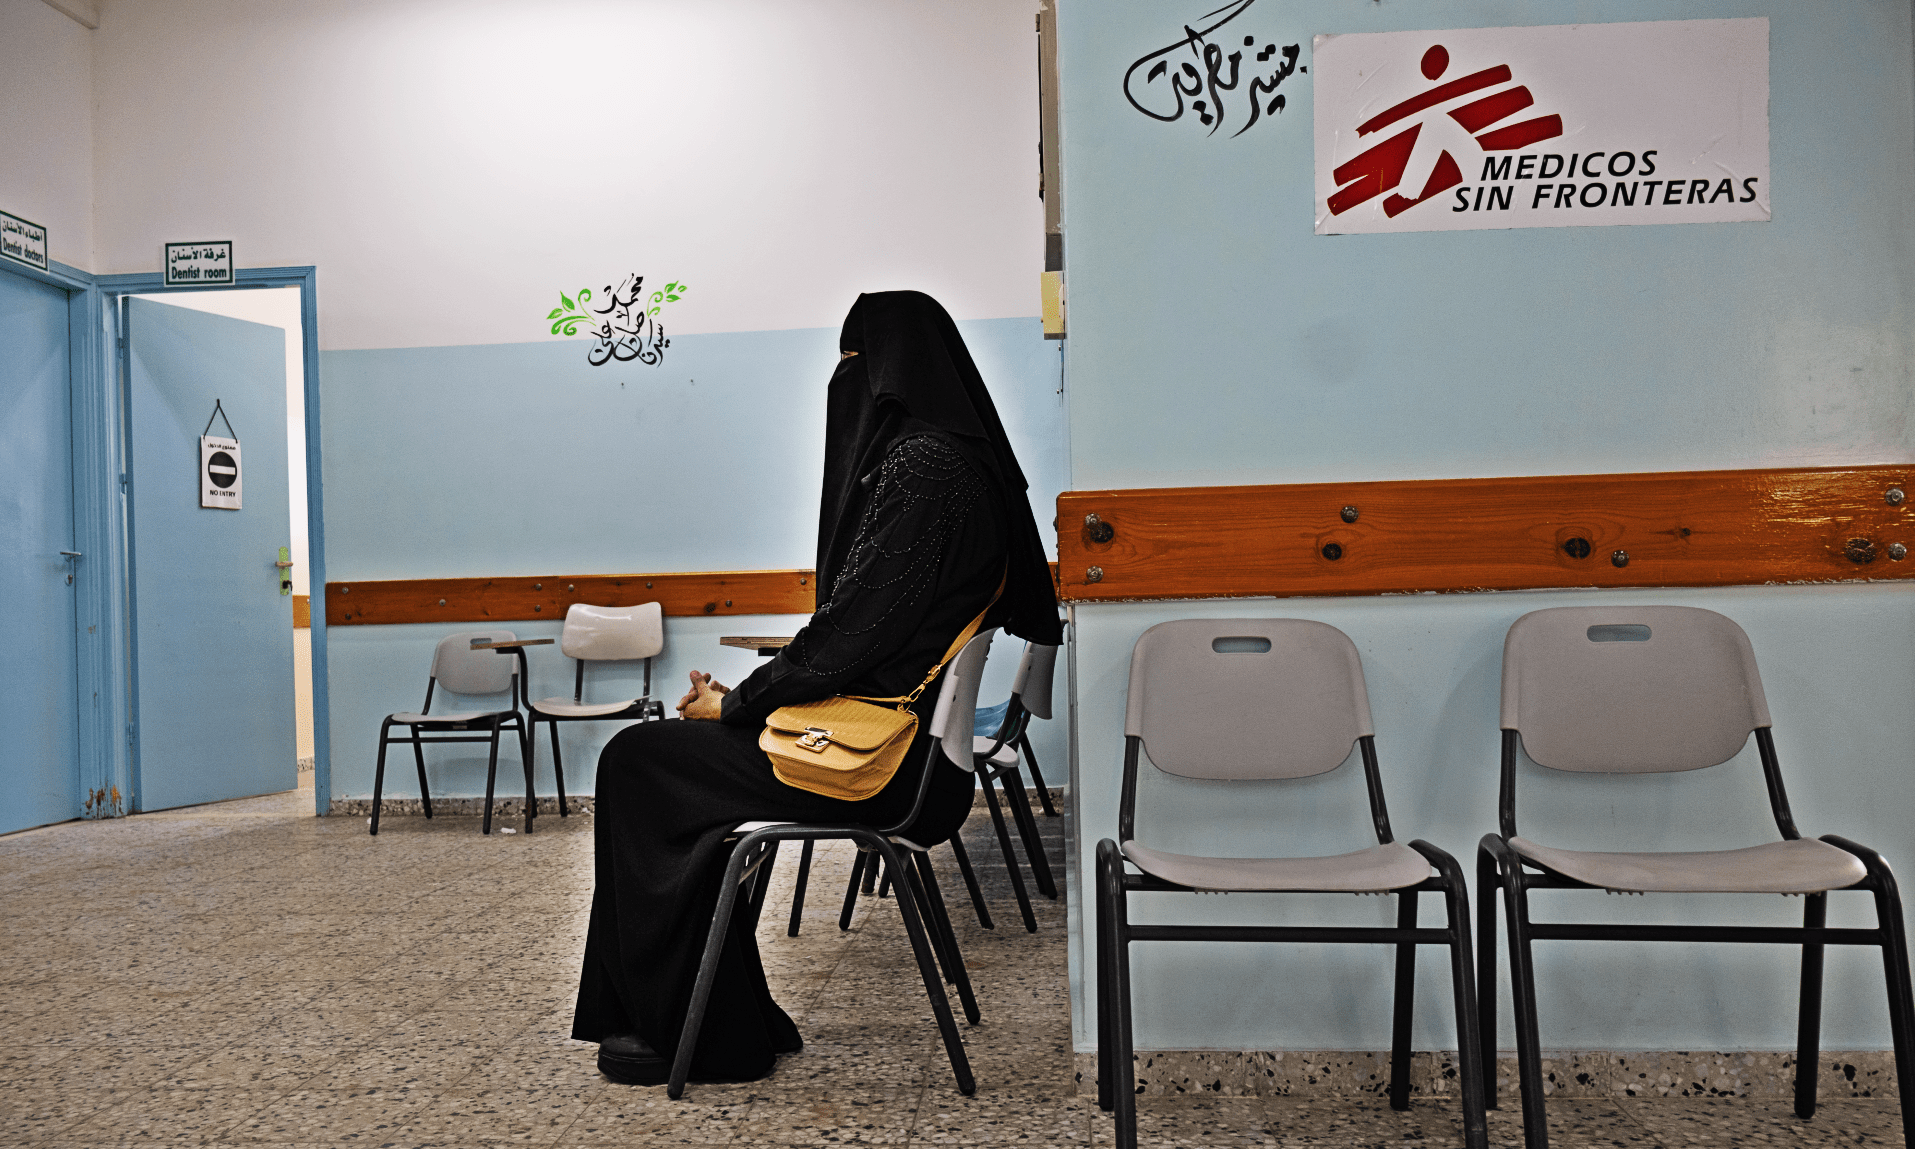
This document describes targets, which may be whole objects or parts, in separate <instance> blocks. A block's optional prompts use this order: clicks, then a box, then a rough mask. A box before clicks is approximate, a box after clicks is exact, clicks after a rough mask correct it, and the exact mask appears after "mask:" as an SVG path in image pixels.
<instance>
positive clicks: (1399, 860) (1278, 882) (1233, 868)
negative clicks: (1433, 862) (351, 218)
mask: <svg viewBox="0 0 1915 1149" xmlns="http://www.w3.org/2000/svg"><path fill="white" fill-rule="evenodd" d="M1124 857H1126V858H1128V859H1129V860H1130V861H1131V862H1132V863H1134V864H1135V865H1136V866H1137V868H1138V869H1140V870H1142V871H1144V872H1145V873H1146V874H1149V875H1151V876H1152V877H1155V878H1162V879H1163V880H1164V881H1166V882H1175V883H1176V884H1177V885H1180V886H1188V887H1190V888H1191V889H1193V890H1244V891H1251V890H1263V891H1277V890H1288V891H1316V892H1331V893H1371V892H1375V891H1380V890H1400V889H1402V888H1403V887H1405V886H1414V885H1415V884H1416V883H1418V882H1420V881H1422V880H1423V879H1425V878H1427V877H1429V876H1430V862H1429V859H1428V858H1425V857H1424V856H1423V855H1421V854H1419V853H1417V852H1416V851H1415V850H1412V849H1410V848H1409V847H1408V846H1405V845H1404V844H1403V843H1401V842H1390V843H1388V844H1386V845H1381V846H1371V847H1370V848H1369V849H1367V850H1358V851H1356V852H1355V853H1353V854H1337V855H1335V856H1333V857H1327V858H1198V857H1192V856H1191V855H1189V854H1171V853H1166V852H1165V851H1162V850H1152V849H1150V848H1149V847H1146V846H1140V845H1138V844H1137V843H1135V842H1125V843H1124Z"/></svg>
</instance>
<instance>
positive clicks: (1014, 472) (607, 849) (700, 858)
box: [572, 291, 1061, 1084]
mask: <svg viewBox="0 0 1915 1149" xmlns="http://www.w3.org/2000/svg"><path fill="white" fill-rule="evenodd" d="M839 353H840V358H839V361H838V367H837V370H836V372H835V373H834V374H833V375H832V377H831V383H830V387H829V389H828V391H827V394H826V423H825V427H826V430H825V460H824V491H823V496H822V499H821V500H820V507H819V514H818V559H817V570H818V574H817V586H818V588H819V591H820V594H821V596H823V601H822V602H821V603H820V605H819V607H818V611H817V613H816V614H813V615H812V616H811V621H810V622H809V623H807V624H806V625H805V627H804V628H803V629H802V630H800V631H799V632H798V634H797V636H796V637H795V638H793V639H792V641H791V644H790V645H789V646H787V647H785V648H784V650H783V651H782V652H780V653H779V654H778V655H777V657H775V658H773V659H771V660H770V661H769V662H768V663H766V664H765V665H763V666H761V667H759V668H758V670H757V671H756V672H754V673H753V674H752V675H751V676H750V677H749V678H746V679H745V680H744V681H743V682H741V683H739V684H738V686H737V687H736V688H735V689H727V688H726V687H724V686H722V685H720V684H719V683H716V682H713V681H711V679H710V676H709V675H704V674H700V673H699V672H697V671H693V672H692V690H691V692H690V693H689V694H687V695H686V696H685V698H684V700H683V701H681V702H680V703H679V704H678V709H679V713H680V714H681V715H682V717H683V721H667V722H648V723H641V724H639V725H635V726H630V727H627V728H626V729H624V730H622V731H620V732H619V733H618V735H617V736H615V737H614V738H613V739H612V740H611V742H610V743H609V744H607V745H606V747H605V751H604V753H603V754H602V755H600V757H599V766H598V787H597V795H596V802H597V815H596V819H595V821H596V831H595V832H596V836H597V837H596V846H597V861H596V883H597V885H596V889H595V890H594V893H593V897H592V920H591V926H590V929H589V930H588V932H587V934H586V939H585V962H584V969H583V971H582V972H581V974H580V976H579V994H578V1005H577V1008H576V1010H575V1012H574V1014H573V1021H572V1036H573V1037H574V1038H577V1039H579V1040H581V1041H595V1042H598V1043H599V1068H600V1069H601V1070H602V1071H603V1072H604V1073H605V1074H606V1076H608V1077H611V1078H612V1079H614V1080H618V1081H625V1082H630V1083H634V1084H657V1083H660V1082H663V1081H664V1080H665V1078H666V1075H667V1073H668V1071H669V1068H670V1065H671V1060H672V1057H673V1055H674V1054H675V1053H676V1050H677V1045H678V1036H679V1028H680V1027H681V1026H682V1025H683V1024H684V1018H685V1011H686V1009H687V1007H688V1005H689V1003H690V1001H691V993H692V983H693V981H694V979H695V978H696V976H697V972H698V959H699V955H700V952H701V950H702V949H703V945H704V939H705V933H706V930H707V929H708V927H709V926H710V924H711V917H712V912H713V910H714V908H715V906H716V904H717V901H718V893H719V885H720V883H721V881H722V879H723V876H724V870H725V862H726V859H727V857H728V855H729V852H730V847H729V846H727V845H726V842H725V839H726V837H727V836H728V835H729V834H730V832H731V829H732V827H734V826H736V825H738V824H739V823H740V822H745V821H752V820H767V821H771V820H776V821H804V822H819V821H853V822H862V823H867V824H872V825H888V824H893V823H895V822H897V821H898V820H899V819H901V818H903V817H905V816H906V815H907V814H908V813H909V812H910V807H911V802H912V800H913V799H914V797H915V796H916V793H917V789H918V780H919V778H920V774H919V771H921V770H922V769H924V760H925V749H926V746H927V744H928V736H927V735H925V734H924V733H923V731H924V730H925V728H926V727H927V726H929V724H930V718H931V708H932V706H933V705H934V704H935V702H936V699H937V689H936V687H935V686H933V687H932V688H931V689H929V690H926V691H925V693H924V694H923V695H922V697H921V698H920V699H919V701H918V703H917V711H918V720H919V725H918V729H919V732H920V733H919V735H918V741H917V743H916V744H915V745H914V746H913V747H912V748H911V751H910V753H909V754H907V755H906V757H905V765H904V766H903V767H902V768H901V769H900V770H899V771H898V773H897V775H896V776H895V777H894V778H893V779H892V780H891V782H890V784H889V785H887V786H886V787H885V788H884V789H883V790H882V791H880V792H879V793H877V794H876V795H874V796H872V797H870V798H867V799H865V800H863V801H861V802H847V801H842V800H839V799H835V798H827V797H824V796H822V795H818V794H813V793H810V792H809V791H805V790H799V789H797V788H795V787H791V786H787V785H785V784H784V783H783V782H780V781H778V779H777V778H776V777H774V776H773V775H772V772H771V763H770V761H769V760H768V759H767V758H766V757H765V755H764V752H763V751H761V750H759V749H758V733H759V731H760V730H761V729H762V728H763V727H764V724H765V718H766V716H768V715H769V714H770V713H771V712H772V711H773V710H775V709H777V708H778V707H780V706H784V705H787V704H789V703H796V702H808V701H813V700H816V699H821V698H829V697H830V696H832V695H834V694H862V695H873V696H896V695H902V694H907V693H909V692H910V691H911V689H912V688H913V687H915V686H917V685H918V683H919V682H921V681H923V679H924V675H925V672H926V671H928V670H930V668H931V667H932V666H933V665H935V664H936V663H937V661H938V659H939V658H940V657H942V656H943V654H944V652H945V650H946V648H948V647H949V645H950V644H951V642H952V640H953V639H955V638H956V637H957V635H958V633H959V632H960V631H961V630H963V629H964V627H965V625H966V624H967V623H969V622H970V621H971V620H972V619H973V618H975V617H977V614H978V612H979V611H982V610H984V609H985V605H986V604H987V603H990V601H991V596H992V594H993V592H995V591H996V589H997V586H998V580H999V578H1000V576H1002V578H1003V580H1004V592H1003V594H1002V596H1001V597H1000V598H999V599H998V601H997V602H996V604H995V605H993V606H992V607H991V609H990V612H989V614H988V615H987V616H986V617H985V620H984V626H986V627H992V626H1001V627H1004V628H1005V629H1006V630H1008V631H1010V632H1011V633H1012V634H1015V635H1019V636H1020V637H1023V638H1027V639H1030V640H1032V641H1035V642H1039V643H1043V644H1046V645H1056V644H1058V643H1059V642H1060V641H1061V630H1060V627H1059V625H1058V620H1057V600H1056V596H1055V593H1054V591H1053V589H1052V586H1051V579H1050V570H1049V567H1048V566H1047V565H1046V562H1045V556H1044V545H1043V542H1042V540H1041V539H1040V538H1039V536H1038V533H1037V524H1036V523H1035V522H1034V521H1033V519H1032V517H1031V511H1030V504H1029V502H1028V501H1027V499H1026V497H1025V493H1024V491H1025V482H1024V474H1023V472H1022V471H1021V470H1019V469H1018V465H1017V459H1016V457H1015V456H1014V455H1013V454H1012V452H1011V446H1010V442H1009V441H1008V440H1007V439H1006V438H1005V435H1004V427H1003V425H1002V424H1001V423H1000V422H999V421H998V417H997V409H996V408H995V407H994V406H993V405H992V403H991V397H990V395H989V393H988V392H986V390H985V388H984V381H983V379H982V378H981V377H980V376H979V375H978V371H977V367H976V366H975V365H974V364H973V363H972V362H971V356H970V353H969V352H968V351H967V350H965V347H964V341H963V339H962V338H961V337H960V336H959V335H958V331H957V327H956V325H955V324H954V323H952V322H951V317H950V316H949V315H947V314H946V313H945V311H944V309H943V308H942V307H940V306H939V305H938V304H937V301H935V300H933V299H932V298H931V297H930V296H928V295H923V294H921V293H919V292H915V291H888V292H881V293H877V294H870V295H861V296H859V297H858V301H857V303H855V304H853V305H852V308H851V313H850V314H849V315H847V316H846V317H845V323H844V331H843V334H842V335H841V336H840V338H839ZM932 769H933V770H934V771H935V773H934V775H933V777H932V779H931V785H930V789H929V793H928V795H927V796H926V798H925V802H924V806H923V808H922V810H921V811H920V812H919V814H918V817H917V820H916V821H915V822H913V824H912V826H911V827H910V828H909V829H908V830H906V831H905V836H906V837H908V838H910V839H911V840H912V841H914V842H919V843H923V844H926V845H929V844H933V843H937V842H942V841H945V840H946V839H948V838H950V837H951V836H952V835H953V834H955V833H956V832H957V829H958V827H959V826H960V825H962V824H963V822H964V819H965V816H966V815H968V814H969V813H970V809H971V794H972V789H973V778H972V776H971V775H970V774H968V773H966V772H964V771H961V770H959V769H957V768H956V767H954V766H952V765H951V764H950V763H948V762H945V761H944V760H943V758H942V757H940V758H939V760H938V763H937V765H936V766H934V767H932ZM802 1045H803V1041H802V1039H801V1038H800V1037H799V1035H798V1030H797V1027H796V1026H795V1025H793V1024H792V1021H791V1018H790V1017H788V1016H787V1015H786V1014H785V1012H784V1011H783V1010H782V1009H780V1008H778V1004H777V1003H776V1002H775V1001H773V1000H772V998H771V992H770V990H769V989H768V988H767V986H766V984H765V971H764V967H763V965H762V964H761V963H760V962H759V957H758V946H757V942H756V940H755V939H754V938H753V937H752V936H751V935H750V934H749V933H747V932H745V931H744V930H742V929H734V930H733V931H732V934H731V936H729V937H728V938H727V940H726V943H725V949H724V952H723V955H722V956H721V958H720V960H719V964H718V977H717V981H716V983H715V984H714V985H713V987H712V993H711V1001H710V1004H709V1006H708V1007H707V1009H706V1013H705V1020H704V1025H703V1029H702V1031H701V1033H700V1034H699V1038H698V1047H697V1049H696V1050H695V1051H694V1054H693V1057H692V1067H691V1073H692V1080H694V1081H711V1080H731V1081H748V1080H755V1079H757V1078H759V1077H763V1076H764V1075H765V1074H766V1073H769V1072H770V1071H771V1068H772V1065H773V1063H774V1061H775V1058H776V1056H777V1055H778V1054H780V1053H790V1052H793V1051H795V1050H797V1049H799V1048H800V1047H801V1046H802Z"/></svg>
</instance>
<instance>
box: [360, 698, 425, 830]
mask: <svg viewBox="0 0 1915 1149" xmlns="http://www.w3.org/2000/svg"><path fill="white" fill-rule="evenodd" d="M391 729H392V719H390V718H388V719H386V720H385V721H384V722H382V723H380V724H379V763H378V765H376V766H374V767H373V768H372V836H373V837H375V838H376V837H378V836H379V801H380V799H381V797H383V795H384V792H385V789H386V732H387V731H389V730H391ZM412 736H413V737H414V738H417V737H418V736H419V728H418V727H416V726H415V727H413V728H412Z"/></svg>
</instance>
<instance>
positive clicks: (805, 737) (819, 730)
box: [798, 726, 831, 754]
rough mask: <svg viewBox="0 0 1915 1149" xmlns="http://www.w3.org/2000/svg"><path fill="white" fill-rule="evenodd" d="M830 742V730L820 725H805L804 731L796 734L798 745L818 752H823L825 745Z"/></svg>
mask: <svg viewBox="0 0 1915 1149" xmlns="http://www.w3.org/2000/svg"><path fill="white" fill-rule="evenodd" d="M830 742H831V731H829V730H826V729H825V728H824V727H822V726H807V727H805V732H804V733H803V734H800V735H799V736H798V745H800V746H802V747H804V748H805V749H806V750H810V751H812V752H814V753H818V754H822V753H824V749H825V747H826V746H827V745H829V744H830Z"/></svg>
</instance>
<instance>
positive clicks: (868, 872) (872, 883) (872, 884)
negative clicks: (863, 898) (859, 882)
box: [860, 866, 890, 896]
mask: <svg viewBox="0 0 1915 1149" xmlns="http://www.w3.org/2000/svg"><path fill="white" fill-rule="evenodd" d="M883 868H884V867H883V866H866V867H865V868H864V885H863V886H861V887H860V889H862V890H863V891H864V892H865V893H866V894H868V895H872V896H876V894H877V888H878V871H879V870H881V869H883ZM889 876H890V875H888V874H887V875H886V877H889Z"/></svg>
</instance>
